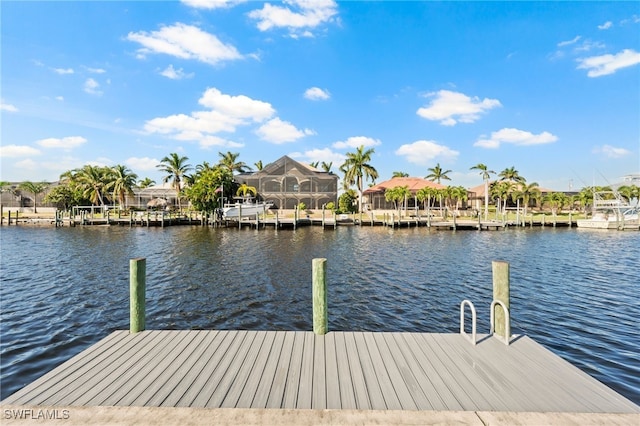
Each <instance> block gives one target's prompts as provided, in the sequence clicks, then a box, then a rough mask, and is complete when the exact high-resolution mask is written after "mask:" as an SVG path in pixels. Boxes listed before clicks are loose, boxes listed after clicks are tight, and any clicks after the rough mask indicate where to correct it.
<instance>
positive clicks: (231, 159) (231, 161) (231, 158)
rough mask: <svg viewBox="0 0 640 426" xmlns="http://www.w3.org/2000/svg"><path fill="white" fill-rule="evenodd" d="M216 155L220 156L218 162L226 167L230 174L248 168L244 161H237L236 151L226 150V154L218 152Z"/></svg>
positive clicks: (242, 171) (244, 170) (237, 154)
mask: <svg viewBox="0 0 640 426" xmlns="http://www.w3.org/2000/svg"><path fill="white" fill-rule="evenodd" d="M218 155H219V156H220V161H219V162H218V164H220V165H221V166H223V167H225V168H227V169H228V170H229V171H230V172H231V174H233V172H238V173H244V172H246V171H247V170H249V167H248V166H247V165H246V164H245V163H244V162H242V161H238V157H239V156H240V153H238V152H231V151H227V153H226V154H223V153H221V152H218Z"/></svg>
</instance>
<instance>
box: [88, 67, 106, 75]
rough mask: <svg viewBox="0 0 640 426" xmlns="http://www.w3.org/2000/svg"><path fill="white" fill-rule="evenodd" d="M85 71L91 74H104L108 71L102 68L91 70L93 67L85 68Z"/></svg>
mask: <svg viewBox="0 0 640 426" xmlns="http://www.w3.org/2000/svg"><path fill="white" fill-rule="evenodd" d="M84 69H86V70H87V71H89V72H90V73H93V74H104V73H106V72H107V71H106V70H103V69H102V68H91V67H84Z"/></svg>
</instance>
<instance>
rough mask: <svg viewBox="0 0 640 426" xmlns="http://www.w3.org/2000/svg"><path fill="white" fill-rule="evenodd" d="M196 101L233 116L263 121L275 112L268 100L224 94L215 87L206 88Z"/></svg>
mask: <svg viewBox="0 0 640 426" xmlns="http://www.w3.org/2000/svg"><path fill="white" fill-rule="evenodd" d="M198 103H199V104H200V105H203V106H205V107H207V108H211V109H213V110H215V111H219V112H221V113H222V114H225V115H228V116H231V117H234V118H241V119H242V118H250V119H252V120H253V121H256V122H260V121H264V120H266V119H267V118H269V117H271V116H272V115H273V114H275V110H274V109H273V107H272V106H271V104H270V103H268V102H263V101H258V100H255V99H251V98H249V97H248V96H244V95H238V96H230V95H225V94H223V93H221V92H220V91H219V90H218V89H216V88H209V89H207V90H206V91H205V92H204V94H203V95H202V97H201V98H200V99H199V100H198Z"/></svg>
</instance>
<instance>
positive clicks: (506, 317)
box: [489, 300, 511, 346]
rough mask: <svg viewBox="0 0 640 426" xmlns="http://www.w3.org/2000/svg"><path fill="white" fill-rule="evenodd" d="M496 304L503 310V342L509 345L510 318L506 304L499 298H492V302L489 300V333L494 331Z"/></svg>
mask: <svg viewBox="0 0 640 426" xmlns="http://www.w3.org/2000/svg"><path fill="white" fill-rule="evenodd" d="M496 305H500V306H501V307H502V310H503V311H504V322H505V325H504V343H505V345H507V346H509V339H510V338H511V320H510V318H509V309H507V305H505V304H504V303H503V302H501V301H500V300H494V301H493V302H491V330H490V331H489V334H494V331H495V318H494V317H495V313H494V307H495V306H496Z"/></svg>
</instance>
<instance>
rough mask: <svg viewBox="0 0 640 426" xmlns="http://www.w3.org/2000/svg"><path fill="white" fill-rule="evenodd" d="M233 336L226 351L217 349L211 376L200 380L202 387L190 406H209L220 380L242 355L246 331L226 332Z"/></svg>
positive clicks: (196, 392) (197, 391) (197, 390)
mask: <svg viewBox="0 0 640 426" xmlns="http://www.w3.org/2000/svg"><path fill="white" fill-rule="evenodd" d="M225 333H227V334H228V335H229V336H230V337H231V339H232V340H231V341H230V342H229V343H230V345H229V346H227V347H226V349H225V350H224V351H220V352H219V351H216V354H215V358H216V362H215V363H213V365H212V367H213V368H212V369H211V371H210V372H209V373H210V375H209V376H205V377H204V378H203V380H204V382H200V384H201V387H199V388H198V389H196V390H195V392H194V393H195V398H194V399H193V400H192V401H191V403H190V404H189V406H190V407H207V406H208V405H207V404H209V401H210V400H211V398H212V397H213V395H214V393H215V392H217V391H218V388H219V387H220V382H221V380H222V378H223V377H224V375H225V373H226V371H227V370H228V369H229V366H230V365H231V363H232V362H233V360H234V359H235V358H236V357H238V356H240V355H239V354H238V352H239V349H240V348H241V347H242V345H243V343H244V341H245V338H246V337H247V332H246V331H227V332H225ZM225 392H226V390H225Z"/></svg>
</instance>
